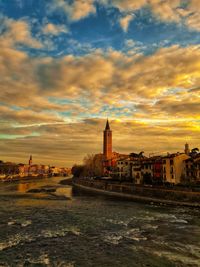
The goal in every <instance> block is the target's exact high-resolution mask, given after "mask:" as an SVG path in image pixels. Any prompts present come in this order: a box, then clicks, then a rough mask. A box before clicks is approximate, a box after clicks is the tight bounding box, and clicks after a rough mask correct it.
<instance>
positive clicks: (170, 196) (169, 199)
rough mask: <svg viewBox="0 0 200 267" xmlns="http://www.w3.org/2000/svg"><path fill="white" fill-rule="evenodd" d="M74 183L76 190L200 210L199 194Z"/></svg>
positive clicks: (104, 184)
mask: <svg viewBox="0 0 200 267" xmlns="http://www.w3.org/2000/svg"><path fill="white" fill-rule="evenodd" d="M72 183H73V186H74V187H75V188H78V189H81V190H85V191H88V192H94V193H97V194H104V195H108V196H113V197H120V198H123V199H127V200H133V201H137V202H143V203H156V204H159V205H170V206H187V207H195V208H200V193H198V192H188V191H177V190H170V189H159V190H158V189H156V188H146V187H141V186H140V187H137V186H134V185H126V184H119V183H118V184H116V183H114V184H113V183H111V182H108V181H89V180H84V179H77V178H76V179H73V180H72Z"/></svg>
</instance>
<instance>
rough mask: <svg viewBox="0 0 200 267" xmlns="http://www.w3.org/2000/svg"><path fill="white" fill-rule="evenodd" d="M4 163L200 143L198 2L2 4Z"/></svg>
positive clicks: (8, 0) (6, 0)
mask: <svg viewBox="0 0 200 267" xmlns="http://www.w3.org/2000/svg"><path fill="white" fill-rule="evenodd" d="M0 114H1V123H0V151H1V154H0V159H1V160H4V161H14V162H24V163H27V162H28V158H29V155H30V154H32V155H33V163H44V164H51V165H58V166H71V165H72V164H73V163H75V162H81V160H82V158H83V157H84V155H85V154H87V153H99V152H101V151H102V130H103V128H104V127H105V123H106V119H107V117H108V118H109V120H110V126H111V128H112V130H113V150H114V151H117V152H121V153H129V152H140V151H145V153H146V155H148V154H149V153H151V152H157V153H161V152H164V151H169V152H177V151H180V152H181V151H183V149H184V144H185V142H189V144H190V146H191V148H192V147H199V146H200V142H199V136H200V1H199V0H191V1H189V0H188V1H187V0H183V1H182V0H98V1H97V0H69V1H67V0H49V1H46V0H37V1H36V0H0Z"/></svg>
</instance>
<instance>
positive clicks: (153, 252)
mask: <svg viewBox="0 0 200 267" xmlns="http://www.w3.org/2000/svg"><path fill="white" fill-rule="evenodd" d="M62 179H63V178H59V177H58V178H51V179H44V180H37V181H33V180H32V181H23V182H16V183H12V184H11V183H4V184H0V266H1V267H2V266H20V267H21V266H56V267H57V266H60V267H61V266H62V267H64V266H66V267H73V266H75V267H79V266H80V267H82V266H84V267H89V266H92V267H98V266H99V267H104V266H114V267H118V266H120V267H122V266H127V267H132V266H137V267H140V266H153V267H154V266H158V267H162V266H178V267H179V266H191V267H195V266H200V210H198V209H191V208H184V207H177V208H174V207H173V208H172V207H166V206H157V205H153V204H151V205H150V204H139V203H134V202H130V201H122V200H119V199H113V198H110V197H105V196H96V195H88V194H87V195H86V194H85V193H84V194H83V193H80V192H73V190H72V187H71V186H67V185H60V184H59V181H60V180H62ZM41 188H51V189H52V188H53V189H56V191H55V192H42V193H40V192H36V193H34V192H32V193H30V192H28V191H29V190H30V189H41Z"/></svg>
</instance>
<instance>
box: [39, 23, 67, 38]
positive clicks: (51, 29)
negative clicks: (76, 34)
mask: <svg viewBox="0 0 200 267" xmlns="http://www.w3.org/2000/svg"><path fill="white" fill-rule="evenodd" d="M42 32H43V33H44V34H52V35H59V34H60V33H62V32H64V33H67V32H68V29H67V28H66V26H64V25H55V24H52V23H48V24H46V25H45V26H44V28H43V30H42Z"/></svg>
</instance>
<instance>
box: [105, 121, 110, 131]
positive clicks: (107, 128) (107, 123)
mask: <svg viewBox="0 0 200 267" xmlns="http://www.w3.org/2000/svg"><path fill="white" fill-rule="evenodd" d="M105 130H110V125H109V121H108V119H107V122H106V128H105Z"/></svg>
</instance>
